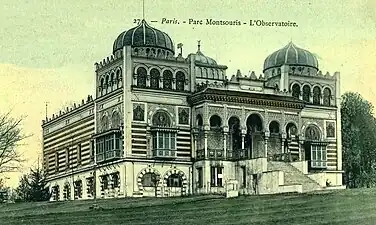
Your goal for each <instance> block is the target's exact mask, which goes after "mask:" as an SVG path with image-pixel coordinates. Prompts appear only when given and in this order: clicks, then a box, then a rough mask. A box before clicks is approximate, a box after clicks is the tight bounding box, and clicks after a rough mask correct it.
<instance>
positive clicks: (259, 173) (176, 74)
mask: <svg viewBox="0 0 376 225" xmlns="http://www.w3.org/2000/svg"><path fill="white" fill-rule="evenodd" d="M178 49H179V52H178V53H177V54H176V52H175V48H174V44H173V42H172V39H171V38H170V37H169V36H168V35H167V34H166V33H164V32H162V31H160V30H157V29H155V28H153V27H151V26H149V25H148V24H147V23H146V22H145V21H144V20H143V21H142V22H141V23H140V24H139V25H138V26H136V27H134V28H132V29H130V30H128V31H124V32H123V33H121V34H120V35H119V36H118V38H117V39H116V40H115V42H114V44H113V52H112V55H111V56H109V57H107V58H106V59H104V60H103V61H102V62H99V63H96V64H95V67H96V68H95V69H96V70H95V71H96V76H95V79H96V91H95V95H96V96H95V97H92V96H88V99H86V100H83V101H82V103H81V104H79V105H74V106H73V107H72V108H70V109H67V110H66V112H59V113H58V115H53V116H52V118H49V119H46V120H45V121H43V125H42V127H43V140H44V151H43V152H44V168H45V169H46V171H48V180H49V184H50V187H51V191H52V193H53V195H52V198H51V200H55V201H57V200H64V199H65V200H66V199H90V198H112V197H126V196H134V197H135V196H158V197H167V196H180V195H188V194H199V193H226V192H227V193H229V192H230V191H232V192H234V193H236V194H235V195H237V194H268V193H282V192H307V191H313V190H323V189H328V188H342V187H343V186H342V172H343V171H342V158H341V156H342V152H341V132H340V130H341V127H340V125H341V122H340V121H341V118H340V111H339V107H338V106H339V102H340V93H339V89H340V88H339V86H340V76H339V73H338V72H336V73H334V75H330V74H329V73H327V74H322V73H321V71H320V70H319V65H318V61H317V59H316V57H315V56H314V55H313V54H312V53H310V52H309V51H307V50H304V49H301V48H299V47H297V46H296V45H294V44H293V43H291V42H290V43H289V44H288V45H286V46H285V47H283V48H281V49H279V50H277V51H275V52H274V53H272V54H270V55H269V56H267V58H266V59H265V61H264V70H263V74H262V75H260V76H257V75H256V74H255V73H254V72H252V73H250V74H242V73H241V72H240V71H237V73H236V74H235V75H232V76H227V74H226V71H227V67H226V66H225V65H220V64H218V63H217V62H216V61H215V60H213V59H212V58H210V57H208V56H205V55H204V54H203V53H202V51H201V49H200V44H199V45H198V50H197V52H196V53H192V54H189V55H188V56H187V57H186V58H184V57H183V55H182V45H181V44H179V45H178Z"/></svg>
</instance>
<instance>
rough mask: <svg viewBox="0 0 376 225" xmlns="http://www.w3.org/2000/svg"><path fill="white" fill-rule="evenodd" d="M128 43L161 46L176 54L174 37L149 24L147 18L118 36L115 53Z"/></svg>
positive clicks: (140, 45)
mask: <svg viewBox="0 0 376 225" xmlns="http://www.w3.org/2000/svg"><path fill="white" fill-rule="evenodd" d="M127 45H130V46H132V47H153V48H160V49H164V50H167V51H170V52H171V53H172V55H174V54H175V50H174V44H173V42H172V39H171V38H170V37H169V36H168V35H167V34H166V33H165V32H163V31H160V30H157V29H155V28H153V27H151V26H149V24H147V23H146V21H145V20H142V21H141V23H140V24H139V25H137V26H136V27H134V28H132V29H130V30H128V31H124V32H123V33H121V34H120V35H119V36H118V38H116V40H115V42H114V46H113V53H115V52H116V51H118V50H120V49H122V48H123V47H124V46H127Z"/></svg>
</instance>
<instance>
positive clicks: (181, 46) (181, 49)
mask: <svg viewBox="0 0 376 225" xmlns="http://www.w3.org/2000/svg"><path fill="white" fill-rule="evenodd" d="M178 49H180V53H179V55H181V56H182V55H183V44H182V43H179V44H178Z"/></svg>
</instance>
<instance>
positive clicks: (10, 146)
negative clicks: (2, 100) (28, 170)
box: [0, 113, 27, 174]
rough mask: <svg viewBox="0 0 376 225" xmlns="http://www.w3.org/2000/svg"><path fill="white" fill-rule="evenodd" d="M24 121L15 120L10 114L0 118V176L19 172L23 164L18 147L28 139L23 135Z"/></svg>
mask: <svg viewBox="0 0 376 225" xmlns="http://www.w3.org/2000/svg"><path fill="white" fill-rule="evenodd" d="M21 122H22V119H14V118H12V117H10V115H9V113H8V114H5V115H1V116H0V174H1V173H6V172H14V171H17V170H18V169H19V167H20V163H21V162H23V160H22V157H21V154H20V153H19V152H18V149H17V147H18V146H19V145H20V144H21V142H22V141H23V140H24V139H25V138H27V136H25V135H23V134H22V129H21V127H20V126H21Z"/></svg>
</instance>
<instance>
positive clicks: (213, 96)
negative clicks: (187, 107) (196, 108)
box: [188, 88, 305, 109]
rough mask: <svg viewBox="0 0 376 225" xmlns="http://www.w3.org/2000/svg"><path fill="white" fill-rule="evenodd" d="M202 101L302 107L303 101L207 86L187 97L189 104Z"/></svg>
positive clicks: (303, 105)
mask: <svg viewBox="0 0 376 225" xmlns="http://www.w3.org/2000/svg"><path fill="white" fill-rule="evenodd" d="M204 101H213V102H233V103H240V104H252V105H264V106H274V107H283V108H295V109H303V108H304V107H305V103H304V102H303V101H301V100H297V99H294V98H292V97H289V96H278V95H268V94H263V93H262V94H259V93H242V92H237V91H228V90H218V89H210V88H207V89H205V90H204V91H202V92H199V93H196V94H194V95H192V96H190V97H188V102H189V104H191V105H197V104H199V103H202V102H204Z"/></svg>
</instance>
